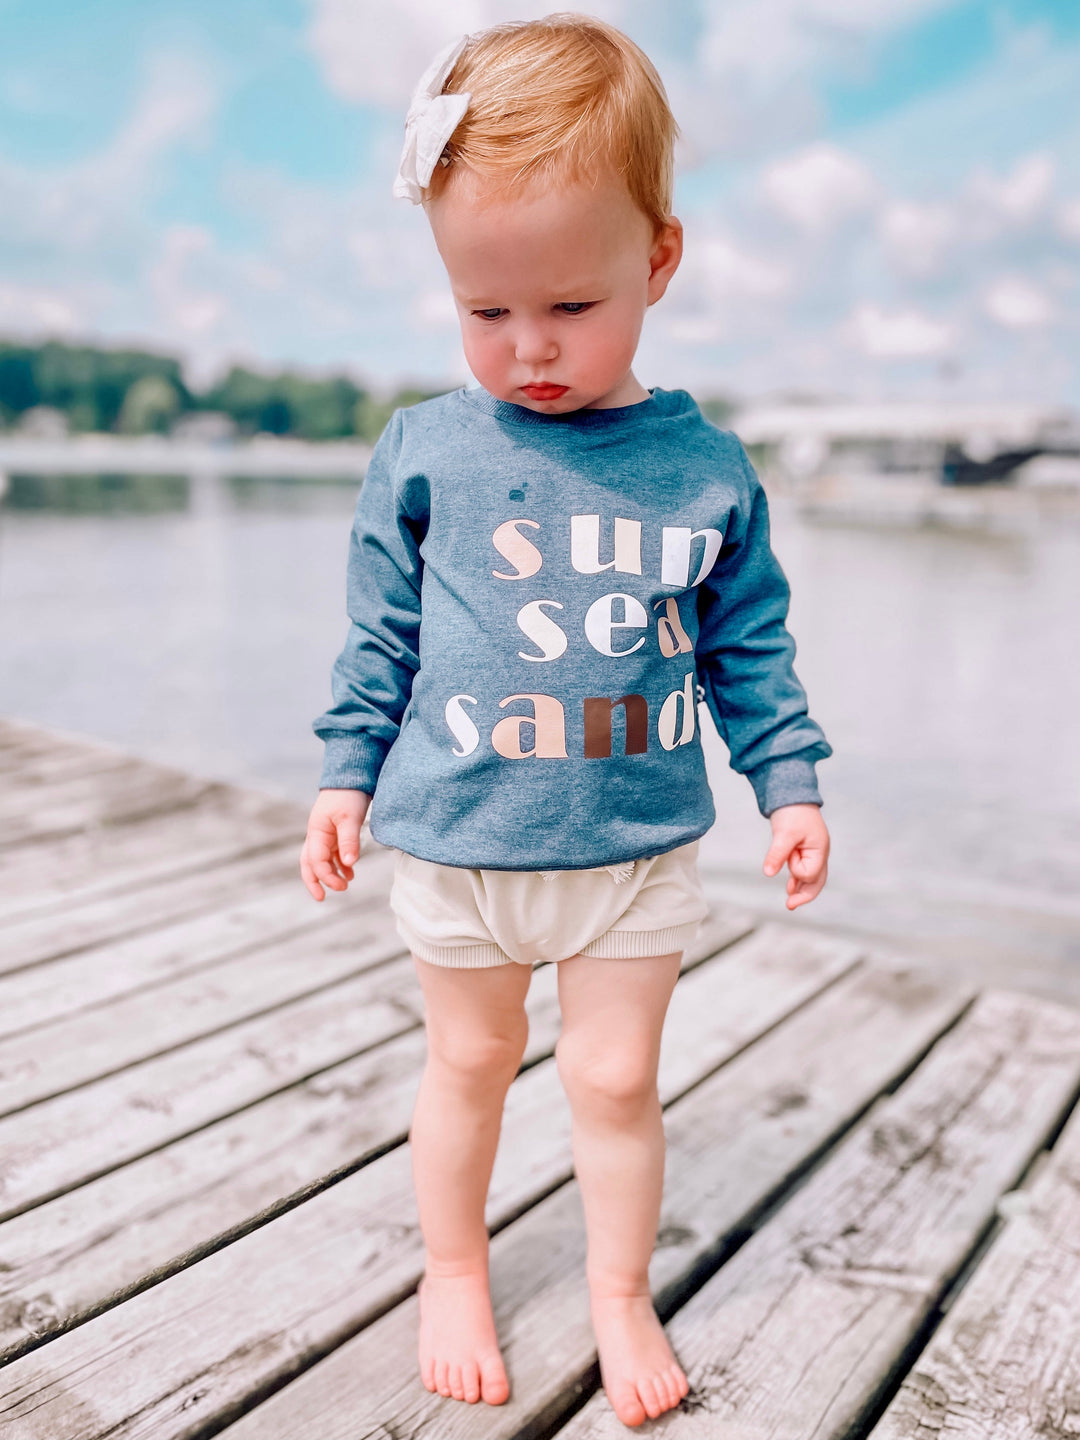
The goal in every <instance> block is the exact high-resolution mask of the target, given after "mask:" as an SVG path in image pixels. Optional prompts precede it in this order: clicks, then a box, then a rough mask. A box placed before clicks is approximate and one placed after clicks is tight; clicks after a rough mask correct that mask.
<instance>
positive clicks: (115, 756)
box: [0, 745, 144, 795]
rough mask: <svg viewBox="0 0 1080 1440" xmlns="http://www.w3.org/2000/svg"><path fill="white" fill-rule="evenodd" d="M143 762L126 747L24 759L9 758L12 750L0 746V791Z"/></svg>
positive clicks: (48, 752) (123, 768)
mask: <svg viewBox="0 0 1080 1440" xmlns="http://www.w3.org/2000/svg"><path fill="white" fill-rule="evenodd" d="M143 763H144V762H143V761H141V760H138V759H136V758H135V757H134V756H132V755H131V754H129V753H126V752H125V751H123V750H110V749H105V748H104V747H101V746H97V745H95V746H93V747H87V748H85V749H82V750H73V751H60V752H57V751H55V750H46V751H44V752H42V753H40V754H31V755H28V756H27V757H25V758H24V759H22V760H16V759H15V758H10V759H9V752H8V751H6V750H3V749H0V793H2V794H4V795H8V794H15V793H17V792H18V791H21V790H24V789H26V790H33V789H36V788H37V787H39V786H43V785H51V784H54V783H56V782H57V781H60V780H74V779H79V778H81V777H82V776H84V775H99V774H101V773H103V772H104V771H106V770H115V771H127V770H130V769H132V768H133V767H135V766H138V765H141V764H143Z"/></svg>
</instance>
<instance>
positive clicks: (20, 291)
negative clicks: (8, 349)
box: [0, 282, 87, 335]
mask: <svg viewBox="0 0 1080 1440" xmlns="http://www.w3.org/2000/svg"><path fill="white" fill-rule="evenodd" d="M86 321H87V316H86V313H85V312H84V310H83V309H82V308H81V307H80V306H79V305H78V303H77V302H76V301H75V300H74V297H73V296H71V295H65V294H63V293H61V292H60V291H58V290H53V289H47V288H44V287H40V286H36V285H17V284H13V283H10V282H0V329H4V330H9V331H13V332H16V333H19V334H24V335H72V334H75V333H77V332H78V331H79V330H81V329H82V328H84V326H85V325H86Z"/></svg>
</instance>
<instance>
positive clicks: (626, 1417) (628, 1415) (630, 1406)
mask: <svg viewBox="0 0 1080 1440" xmlns="http://www.w3.org/2000/svg"><path fill="white" fill-rule="evenodd" d="M608 1399H609V1400H610V1401H611V1408H612V1409H613V1410H614V1411H615V1414H616V1415H617V1416H618V1417H619V1419H620V1420H621V1421H622V1423H623V1424H624V1425H640V1424H642V1423H643V1421H644V1420H645V1413H646V1412H645V1407H644V1405H642V1403H641V1397H640V1396H639V1395H638V1392H637V1390H636V1389H635V1388H634V1386H633V1385H620V1386H618V1387H613V1388H612V1390H611V1391H610V1392H609V1393H608ZM657 1413H659V1412H657Z"/></svg>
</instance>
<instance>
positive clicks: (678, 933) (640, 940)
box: [397, 920, 701, 970]
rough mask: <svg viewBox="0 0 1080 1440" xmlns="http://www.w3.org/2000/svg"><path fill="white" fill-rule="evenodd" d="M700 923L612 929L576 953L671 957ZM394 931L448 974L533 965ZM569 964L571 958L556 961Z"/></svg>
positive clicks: (501, 953) (492, 949)
mask: <svg viewBox="0 0 1080 1440" xmlns="http://www.w3.org/2000/svg"><path fill="white" fill-rule="evenodd" d="M700 924H701V921H700V920H690V921H687V922H686V923H685V924H682V925H668V926H667V927H666V928H665V929H663V930H619V929H618V928H613V929H611V930H607V931H605V933H604V934H603V935H598V936H597V938H596V939H595V940H590V941H589V943H588V944H587V945H583V946H582V947H581V949H580V950H579V951H578V952H577V953H578V954H579V955H592V956H595V957H596V958H597V959H599V960H645V959H648V958H650V957H651V956H653V955H671V954H673V953H674V952H675V951H676V950H685V949H686V947H687V946H688V945H689V944H690V942H691V940H693V938H694V936H695V935H696V934H697V931H698V927H699V926H700ZM397 931H398V934H399V935H400V936H401V938H402V939H403V940H404V941H405V943H406V945H408V947H409V949H410V950H411V951H412V953H413V954H414V955H415V956H416V957H417V959H418V960H426V961H427V963H428V964H429V965H444V966H446V967H447V968H448V969H451V970H485V969H488V968H490V967H491V966H493V965H514V964H517V965H532V963H533V962H532V961H531V960H517V961H515V959H514V957H513V956H512V955H508V954H507V953H506V951H505V950H504V949H503V948H502V946H501V945H496V944H495V943H494V941H490V940H489V941H480V942H478V943H477V944H475V945H432V944H431V943H430V942H429V941H427V940H422V939H421V938H420V937H419V936H418V935H414V934H413V933H412V931H410V930H409V927H408V926H407V925H403V924H402V922H401V921H400V920H398V922H397ZM559 958H560V959H563V960H569V959H571V958H572V957H571V956H569V955H563V956H560V957H559Z"/></svg>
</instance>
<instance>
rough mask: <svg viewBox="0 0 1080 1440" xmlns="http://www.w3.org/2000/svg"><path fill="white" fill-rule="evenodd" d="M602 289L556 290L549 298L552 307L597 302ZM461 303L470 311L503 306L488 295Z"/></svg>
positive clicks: (463, 299) (595, 287)
mask: <svg viewBox="0 0 1080 1440" xmlns="http://www.w3.org/2000/svg"><path fill="white" fill-rule="evenodd" d="M602 288H603V287H602V286H600V285H575V286H573V287H572V288H564V289H562V290H556V291H554V292H553V293H552V294H551V295H550V296H549V297H548V298H549V300H550V303H551V304H552V305H564V304H576V303H577V302H579V301H582V300H595V299H596V298H597V297H598V296H599V295H600V293H601V290H602ZM461 303H462V304H463V305H464V306H465V307H466V309H468V310H491V309H493V308H497V307H498V306H499V305H500V304H501V302H500V301H498V300H495V299H491V298H489V297H488V296H486V295H479V296H465V297H463V298H462V301H461Z"/></svg>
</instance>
